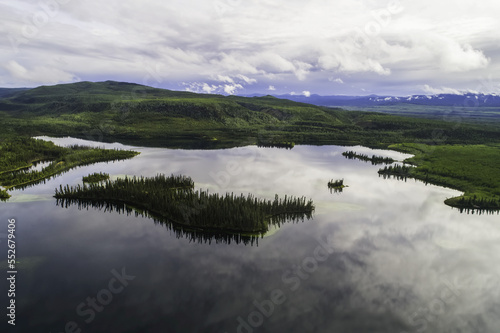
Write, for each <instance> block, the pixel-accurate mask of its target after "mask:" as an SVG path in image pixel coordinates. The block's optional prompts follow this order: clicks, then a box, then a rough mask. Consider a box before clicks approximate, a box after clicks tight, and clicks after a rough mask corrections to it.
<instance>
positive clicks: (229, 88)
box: [224, 84, 243, 95]
mask: <svg viewBox="0 0 500 333" xmlns="http://www.w3.org/2000/svg"><path fill="white" fill-rule="evenodd" d="M238 89H243V86H242V85H241V84H226V85H224V92H225V93H226V94H228V95H234V94H235V93H236V91H237V90H238Z"/></svg>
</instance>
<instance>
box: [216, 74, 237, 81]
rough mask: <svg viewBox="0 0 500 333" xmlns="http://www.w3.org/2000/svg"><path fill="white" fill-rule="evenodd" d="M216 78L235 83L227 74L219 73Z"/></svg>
mask: <svg viewBox="0 0 500 333" xmlns="http://www.w3.org/2000/svg"><path fill="white" fill-rule="evenodd" d="M216 80H217V81H219V82H227V83H234V80H233V79H231V78H230V77H229V76H226V75H217V78H216Z"/></svg>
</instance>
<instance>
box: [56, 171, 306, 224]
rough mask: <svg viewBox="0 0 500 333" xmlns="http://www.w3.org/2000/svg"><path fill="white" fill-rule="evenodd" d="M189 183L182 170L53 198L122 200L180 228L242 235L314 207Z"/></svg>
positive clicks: (63, 190) (68, 190) (62, 201)
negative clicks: (212, 190)
mask: <svg viewBox="0 0 500 333" xmlns="http://www.w3.org/2000/svg"><path fill="white" fill-rule="evenodd" d="M193 188H194V182H193V180H192V179H191V178H189V177H186V176H182V175H181V176H175V175H171V176H169V177H166V176H165V175H157V176H155V177H152V178H144V177H132V178H129V177H125V178H123V179H117V180H115V181H110V180H107V181H106V182H105V183H104V184H97V183H90V184H85V183H84V184H83V186H81V185H77V186H76V187H69V186H66V187H62V186H61V187H60V188H59V189H56V193H55V197H56V198H57V199H58V200H59V205H61V206H67V205H70V204H78V205H81V204H85V203H90V202H94V203H96V204H97V205H98V206H102V205H104V204H110V203H122V204H127V205H131V207H134V208H138V209H139V210H141V211H146V213H147V214H148V215H151V216H154V217H156V218H163V219H165V220H166V221H168V222H171V223H175V224H177V225H181V226H184V227H188V228H192V229H193V228H194V229H199V230H203V231H214V230H217V231H223V232H229V233H244V234H263V233H265V232H266V231H268V229H269V226H270V225H271V224H272V225H275V224H278V225H279V224H280V223H283V222H285V221H287V220H290V219H291V220H297V219H304V218H308V219H309V218H310V217H311V216H312V213H313V211H314V205H313V203H312V201H310V200H309V201H307V200H306V199H305V198H295V197H289V196H285V197H284V198H279V197H278V196H277V195H276V196H275V198H274V200H264V199H258V198H256V197H254V196H253V195H251V194H248V195H246V196H245V195H243V194H241V195H235V194H234V193H227V194H225V195H219V194H217V193H214V194H211V193H208V192H207V191H202V190H198V191H194V190H193Z"/></svg>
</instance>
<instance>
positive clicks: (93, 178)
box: [82, 172, 109, 183]
mask: <svg viewBox="0 0 500 333" xmlns="http://www.w3.org/2000/svg"><path fill="white" fill-rule="evenodd" d="M108 179H109V173H105V172H99V173H97V172H94V173H93V174H90V175H88V176H83V177H82V181H83V182H84V183H99V182H102V181H105V180H108Z"/></svg>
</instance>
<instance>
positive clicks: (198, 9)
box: [0, 0, 500, 93]
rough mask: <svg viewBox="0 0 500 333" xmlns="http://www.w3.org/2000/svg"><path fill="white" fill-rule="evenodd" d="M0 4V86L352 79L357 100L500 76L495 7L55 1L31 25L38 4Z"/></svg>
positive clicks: (292, 84)
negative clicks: (49, 12) (390, 91)
mask: <svg viewBox="0 0 500 333" xmlns="http://www.w3.org/2000/svg"><path fill="white" fill-rule="evenodd" d="M0 2H1V6H2V11H1V13H2V14H1V15H2V27H1V28H0V29H1V32H2V33H1V34H0V49H1V50H2V52H0V63H2V64H4V70H3V72H1V73H0V75H1V76H0V83H1V84H3V85H9V86H23V85H28V84H29V85H36V84H51V83H59V82H72V81H75V80H77V79H78V78H82V79H85V80H95V81H99V80H104V79H116V80H124V81H133V82H138V83H145V82H147V83H148V84H155V85H158V86H162V87H165V88H172V87H178V86H179V85H180V84H182V82H193V83H199V85H196V84H194V85H193V88H190V87H189V86H186V87H187V88H189V89H199V90H200V91H201V92H207V93H213V92H218V93H231V92H235V91H240V90H243V89H245V87H247V86H249V85H252V90H254V91H258V90H260V91H266V90H268V87H269V86H270V85H273V86H274V85H277V84H279V85H280V86H282V87H285V85H284V84H282V83H283V82H286V87H287V88H286V89H288V90H289V91H290V90H295V91H303V90H304V89H307V90H308V91H311V92H312V93H322V92H323V93H328V89H330V88H331V86H332V85H331V84H327V83H329V82H335V83H338V85H336V86H335V87H336V89H337V91H339V92H342V93H349V89H353V88H351V84H352V86H355V87H356V88H355V90H351V92H353V93H357V92H359V91H361V90H362V89H365V90H367V91H369V92H373V93H383V92H385V90H384V89H393V90H394V89H396V90H398V91H399V92H403V91H406V92H407V93H413V92H414V91H412V90H413V89H415V87H417V86H418V85H419V84H422V82H425V83H427V84H428V85H429V86H432V87H440V86H446V87H450V89H458V90H463V89H467V87H469V88H470V87H471V86H472V87H473V88H475V87H476V86H477V81H478V80H479V78H480V77H484V76H487V75H488V74H489V73H498V72H500V35H499V34H498V31H499V30H500V21H499V20H498V17H499V16H500V3H499V2H498V1H494V0H484V1H482V2H481V6H477V4H475V3H471V2H470V1H467V0H456V1H453V2H451V1H444V0H443V1H439V2H436V1H431V0H421V1H418V2H407V1H406V2H404V4H403V5H404V8H403V9H402V10H401V11H394V12H393V14H391V15H390V16H387V17H382V18H379V19H377V18H376V15H375V16H374V14H373V13H382V12H384V11H385V13H387V11H388V10H389V7H388V4H387V3H383V2H382V3H381V2H377V1H374V0H370V1H361V0H357V1H352V0H338V1H335V2H328V1H324V0H310V1H307V2H303V1H302V2H301V1H295V0H293V1H286V2H285V1H279V0H273V1H270V0H259V1H247V2H244V1H223V2H224V5H225V6H223V7H221V6H220V2H217V1H216V2H210V1H201V0H184V1H180V0H171V1H159V0H149V1H145V2H140V3H139V2H137V1H132V0H121V1H117V0H109V1H106V2H102V1H97V0H87V1H65V3H63V2H62V1H61V2H60V5H59V8H58V10H57V11H56V12H55V14H54V15H51V16H50V17H49V19H48V21H47V22H46V23H44V24H41V25H40V24H39V25H38V26H34V25H33V24H32V22H30V18H31V17H32V16H33V14H35V13H38V12H40V11H41V10H42V9H41V7H40V5H39V3H38V2H36V1H27V0H20V1H14V2H12V1H11V2H8V1H2V0H0ZM42 11H43V10H42ZM389 12H390V11H389ZM370 29H371V30H370ZM30 30H31V31H36V33H32V35H30V36H29V37H27V32H28V31H30ZM366 31H369V32H370V31H371V32H372V33H366ZM373 32H375V33H373ZM13 42H14V45H16V43H17V44H18V45H17V49H18V52H17V53H16V52H15V49H14V48H13V47H12V44H13ZM56 59H64V61H57V60H56ZM12 61H14V63H12ZM340 77H342V78H344V80H346V78H347V77H348V78H349V85H343V84H342V83H343V80H342V79H341V78H340ZM330 78H333V80H330V81H329V79H330ZM204 83H206V86H205V85H204ZM226 86H227V88H226ZM240 86H241V87H242V88H240Z"/></svg>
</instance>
